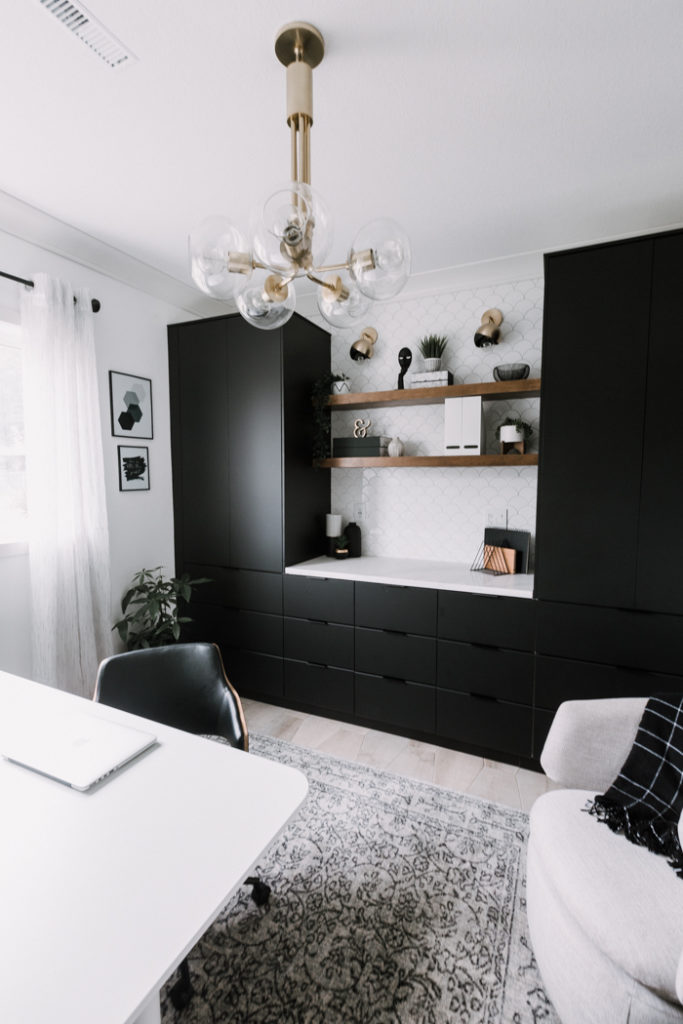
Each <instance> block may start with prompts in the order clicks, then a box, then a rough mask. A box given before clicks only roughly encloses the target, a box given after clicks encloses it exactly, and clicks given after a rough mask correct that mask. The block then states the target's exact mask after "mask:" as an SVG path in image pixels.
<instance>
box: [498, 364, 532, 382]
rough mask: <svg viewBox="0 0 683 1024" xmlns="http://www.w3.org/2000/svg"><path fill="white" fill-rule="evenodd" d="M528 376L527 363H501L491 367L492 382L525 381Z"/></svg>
mask: <svg viewBox="0 0 683 1024" xmlns="http://www.w3.org/2000/svg"><path fill="white" fill-rule="evenodd" d="M528 376H529V364H528V363H503V364H502V366H494V367H493V379H494V380H526V378H527V377H528Z"/></svg>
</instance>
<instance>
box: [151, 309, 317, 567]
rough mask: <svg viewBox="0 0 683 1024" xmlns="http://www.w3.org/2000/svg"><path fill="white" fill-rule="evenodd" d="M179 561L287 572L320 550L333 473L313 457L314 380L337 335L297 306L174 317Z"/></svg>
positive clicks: (172, 375)
mask: <svg viewBox="0 0 683 1024" xmlns="http://www.w3.org/2000/svg"><path fill="white" fill-rule="evenodd" d="M168 338H169V377H170V390H171V443H172V456H173V494H174V514H175V537H176V568H177V571H181V570H182V569H184V566H185V565H186V564H189V563H192V564H193V565H195V566H196V567H203V569H204V572H203V574H204V575H206V576H211V575H212V573H211V571H210V569H211V568H212V567H215V566H218V567H225V568H231V569H242V570H251V571H262V572H272V573H281V572H282V570H283V568H284V565H285V563H286V562H290V563H294V562H299V561H303V560H304V559H306V558H311V557H313V556H315V555H317V554H319V553H320V546H321V537H322V535H323V530H322V524H323V521H324V520H323V517H324V514H325V512H326V511H327V509H328V508H329V475H328V474H327V473H325V472H323V471H320V470H318V471H316V470H314V469H313V467H312V464H311V451H312V408H311V389H312V386H313V382H314V381H315V379H316V378H317V377H319V376H320V375H321V374H322V373H324V372H325V371H326V370H328V369H329V360H330V349H329V335H327V334H326V333H325V332H324V331H322V330H320V328H318V327H316V326H315V325H314V324H311V323H309V322H308V321H307V320H304V319H303V318H301V317H298V316H296V315H295V316H294V317H292V319H291V320H290V321H289V322H288V323H287V324H285V326H284V327H282V328H280V329H279V330H274V331H260V330H258V329H256V328H254V327H251V325H250V324H247V323H246V322H245V321H244V320H242V318H241V317H240V316H237V315H235V316H225V317H217V318H214V319H210V320H197V321H192V322H190V323H184V324H172V325H171V326H170V327H169V328H168Z"/></svg>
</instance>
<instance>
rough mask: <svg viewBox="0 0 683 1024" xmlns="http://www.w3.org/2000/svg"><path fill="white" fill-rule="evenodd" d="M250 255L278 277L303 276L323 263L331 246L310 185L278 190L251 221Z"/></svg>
mask: <svg viewBox="0 0 683 1024" xmlns="http://www.w3.org/2000/svg"><path fill="white" fill-rule="evenodd" d="M252 228H253V229H252V235H253V239H254V254H255V255H256V258H257V260H258V261H259V262H260V263H263V264H265V266H266V267H269V268H270V269H271V270H275V271H277V272H278V273H292V272H293V271H294V270H295V269H296V270H297V272H302V271H303V272H305V271H306V270H310V269H311V268H313V267H319V266H320V265H321V264H322V263H324V262H325V257H326V256H327V253H328V252H329V249H330V245H331V243H332V223H331V220H330V215H329V213H328V211H327V207H326V205H325V203H324V202H323V200H322V199H321V198H320V196H319V195H318V193H317V192H315V191H314V190H313V189H312V188H311V186H310V185H306V184H304V183H302V182H296V181H293V182H290V183H289V184H287V185H283V186H282V187H281V188H278V189H277V191H276V192H273V194H272V195H271V196H269V197H268V198H267V199H266V201H265V202H264V203H263V204H262V205H261V206H260V207H259V208H258V210H257V211H256V212H255V214H254V217H253V224H252Z"/></svg>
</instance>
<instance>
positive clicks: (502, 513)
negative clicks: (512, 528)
mask: <svg viewBox="0 0 683 1024" xmlns="http://www.w3.org/2000/svg"><path fill="white" fill-rule="evenodd" d="M484 526H495V527H497V528H498V529H500V530H504V529H506V527H507V509H505V508H487V509H486V512H485V513H484Z"/></svg>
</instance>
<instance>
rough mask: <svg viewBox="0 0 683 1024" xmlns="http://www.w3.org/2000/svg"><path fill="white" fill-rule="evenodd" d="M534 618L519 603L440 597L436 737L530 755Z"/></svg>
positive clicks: (453, 594)
mask: <svg viewBox="0 0 683 1024" xmlns="http://www.w3.org/2000/svg"><path fill="white" fill-rule="evenodd" d="M535 615H536V602H535V601H529V600H525V599H523V598H509V597H494V596H488V595H479V594H466V593H459V592H457V591H443V590H442V591H440V592H439V614H438V621H439V640H438V646H437V691H436V733H437V736H438V737H440V738H441V739H447V740H451V741H456V742H458V743H461V744H463V745H465V746H467V747H469V748H483V749H485V750H486V751H489V752H492V753H493V752H498V753H500V754H503V755H506V756H517V757H523V758H529V757H530V756H531V748H532V716H533V693H534V653H533V652H534V640H535Z"/></svg>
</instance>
